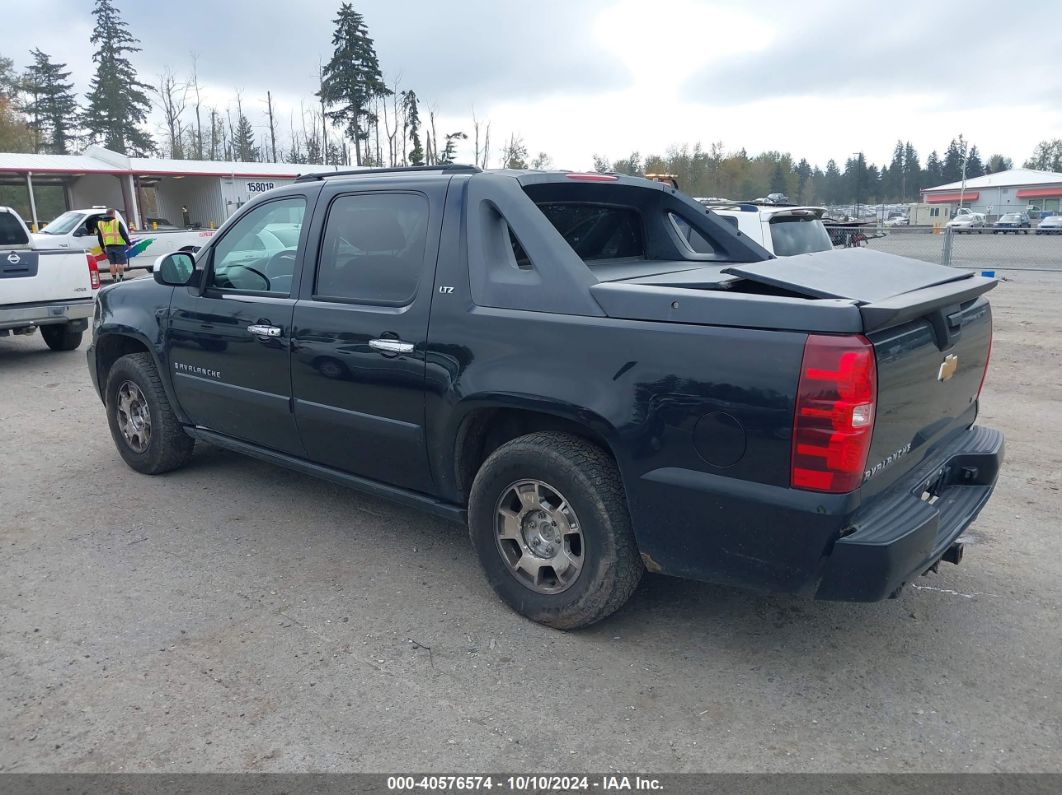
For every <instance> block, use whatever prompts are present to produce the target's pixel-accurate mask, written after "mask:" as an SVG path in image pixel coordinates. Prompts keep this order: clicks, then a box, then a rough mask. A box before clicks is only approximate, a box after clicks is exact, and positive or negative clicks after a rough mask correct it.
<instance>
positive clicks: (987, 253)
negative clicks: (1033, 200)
mask: <svg viewBox="0 0 1062 795" xmlns="http://www.w3.org/2000/svg"><path fill="white" fill-rule="evenodd" d="M865 234H866V236H867V247H868V248H872V249H874V250H876V251H885V252H888V253H889V254H898V255H900V256H902V257H911V258H912V259H920V260H924V261H926V262H934V263H937V264H940V265H952V266H954V267H957V268H973V269H975V270H986V271H996V272H997V274H999V273H1005V272H1007V271H1017V270H1031V271H1060V272H1062V234H1040V235H1038V234H1036V230H1035V229H1029V230H1022V231H1021V232H1020V233H1017V234H1014V233H1008V234H997V233H996V232H995V231H994V230H992V229H982V230H978V229H973V230H970V231H963V232H956V231H955V230H954V229H947V228H945V229H939V228H937V229H934V228H933V227H928V226H927V227H919V226H908V227H892V228H888V227H885V228H878V229H874V228H873V227H869V228H867V229H866V231H865Z"/></svg>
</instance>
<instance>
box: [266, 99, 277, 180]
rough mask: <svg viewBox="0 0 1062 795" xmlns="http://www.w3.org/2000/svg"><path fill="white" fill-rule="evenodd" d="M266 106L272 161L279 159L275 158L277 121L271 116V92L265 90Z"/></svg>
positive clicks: (275, 161)
mask: <svg viewBox="0 0 1062 795" xmlns="http://www.w3.org/2000/svg"><path fill="white" fill-rule="evenodd" d="M266 108H267V109H268V115H269V149H270V151H271V152H272V154H273V161H272V162H274V163H278V162H280V161H278V160H277V122H276V118H275V117H274V116H273V92H272V91H266Z"/></svg>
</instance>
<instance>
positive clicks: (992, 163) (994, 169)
mask: <svg viewBox="0 0 1062 795" xmlns="http://www.w3.org/2000/svg"><path fill="white" fill-rule="evenodd" d="M1012 168H1014V161H1013V160H1011V159H1010V158H1009V157H1004V156H1003V155H998V154H997V155H992V156H991V157H990V158H988V162H987V163H985V173H986V174H996V173H998V172H1000V171H1009V170H1010V169H1012Z"/></svg>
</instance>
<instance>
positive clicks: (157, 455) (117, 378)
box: [106, 353, 195, 475]
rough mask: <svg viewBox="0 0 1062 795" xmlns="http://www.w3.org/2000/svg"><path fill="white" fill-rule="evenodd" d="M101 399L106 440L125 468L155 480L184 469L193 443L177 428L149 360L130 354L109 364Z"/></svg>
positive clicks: (155, 371)
mask: <svg viewBox="0 0 1062 795" xmlns="http://www.w3.org/2000/svg"><path fill="white" fill-rule="evenodd" d="M106 395H107V401H106V402H107V424H108V425H109V426H110V429H111V437H112V438H113V439H114V444H115V446H116V447H117V448H118V453H119V455H121V456H122V458H123V459H124V460H125V463H127V464H128V465H129V466H130V467H131V468H133V469H135V470H136V471H137V472H141V473H143V474H145V475H159V474H162V473H163V472H169V471H170V470H173V469H178V468H179V467H182V466H184V465H185V464H186V463H188V459H190V458H191V457H192V448H193V447H194V446H195V440H194V439H192V437H190V436H188V434H186V433H185V432H184V430H183V429H182V428H181V424H180V422H179V421H178V419H177V415H176V414H174V412H173V408H172V407H171V406H170V401H169V399H168V398H167V397H166V390H165V389H163V387H162V379H161V378H160V377H159V373H158V370H157V369H156V368H155V362H154V360H153V359H152V358H151V355H150V354H147V353H132V354H129V355H127V356H123V357H121V358H120V359H119V360H118V361H117V362H115V363H114V366H113V367H112V368H111V371H110V374H109V376H108V378H107V392H106Z"/></svg>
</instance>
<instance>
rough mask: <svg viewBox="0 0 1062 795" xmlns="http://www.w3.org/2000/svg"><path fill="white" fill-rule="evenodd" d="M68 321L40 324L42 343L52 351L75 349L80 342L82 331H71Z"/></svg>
mask: <svg viewBox="0 0 1062 795" xmlns="http://www.w3.org/2000/svg"><path fill="white" fill-rule="evenodd" d="M71 325H72V324H70V323H60V324H56V325H50V326H41V336H42V337H43V338H44V344H45V345H47V346H48V347H49V348H51V349H52V350H53V351H72V350H76V349H77V347H78V346H79V345H80V344H81V338H82V337H83V336H84V334H85V332H84V331H80V330H78V331H72V330H71Z"/></svg>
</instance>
